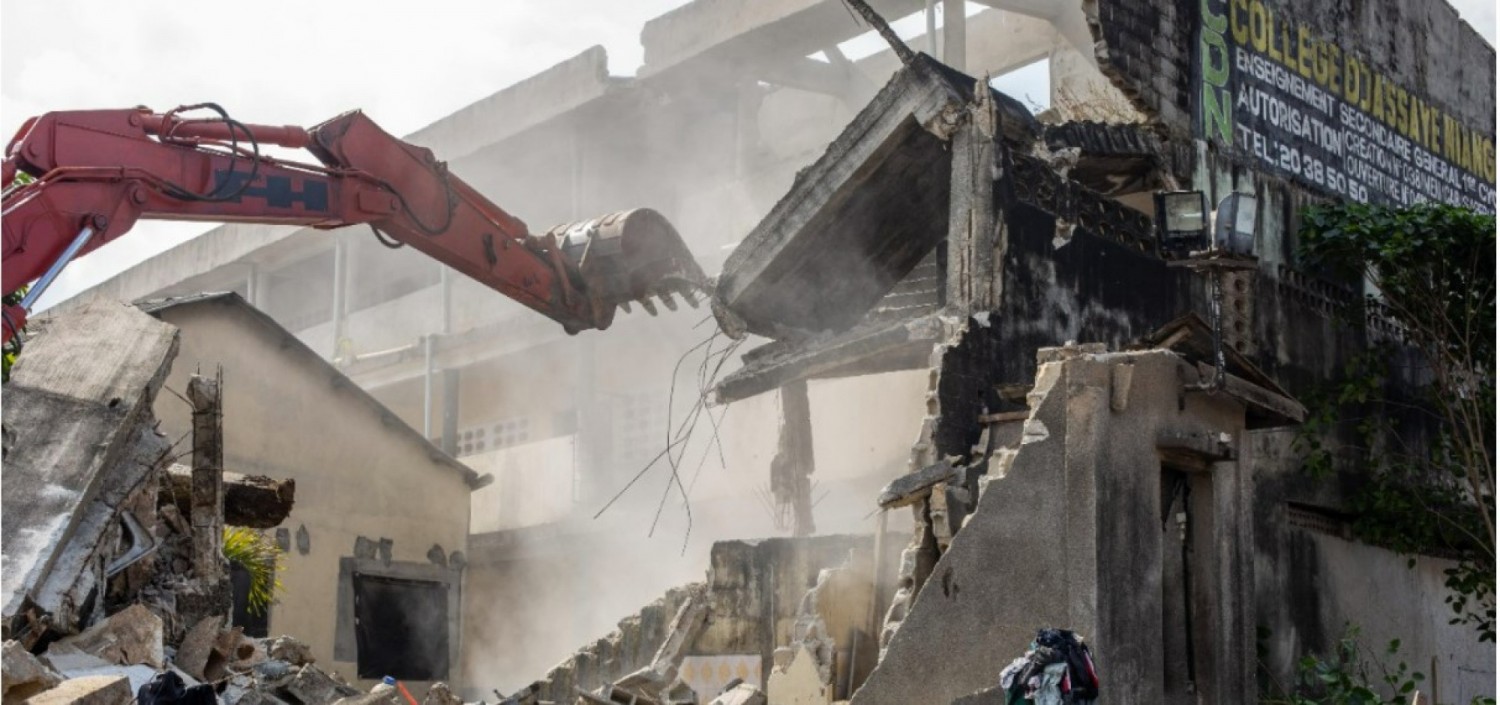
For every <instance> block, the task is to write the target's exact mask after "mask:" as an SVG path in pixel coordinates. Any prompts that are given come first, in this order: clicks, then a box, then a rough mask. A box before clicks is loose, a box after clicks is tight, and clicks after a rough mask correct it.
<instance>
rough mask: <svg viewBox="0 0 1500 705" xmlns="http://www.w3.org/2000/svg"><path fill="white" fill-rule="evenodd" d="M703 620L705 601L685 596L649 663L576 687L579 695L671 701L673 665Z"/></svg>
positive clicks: (625, 702)
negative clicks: (591, 686)
mask: <svg viewBox="0 0 1500 705" xmlns="http://www.w3.org/2000/svg"><path fill="white" fill-rule="evenodd" d="M707 621H708V604H707V602H706V601H704V599H703V598H702V597H700V596H692V597H689V598H688V599H687V601H685V602H683V603H682V606H681V607H679V608H678V609H677V615H676V616H675V617H673V618H672V624H671V626H670V627H668V628H667V636H666V638H665V639H663V640H662V643H661V646H660V647H659V648H657V650H656V655H655V657H653V658H652V659H651V663H650V664H649V665H647V666H645V667H642V668H640V669H637V670H635V671H632V672H631V673H630V674H628V675H626V676H624V677H623V678H620V679H619V680H617V681H615V682H613V683H605V684H604V685H602V686H600V687H599V688H598V689H596V690H595V691H594V692H592V693H588V692H587V691H584V690H583V689H581V688H580V689H579V693H580V697H581V698H583V699H584V700H586V701H588V702H594V701H595V700H594V699H597V701H598V702H606V703H621V704H622V705H634V704H638V705H665V704H666V703H670V702H675V700H674V699H673V696H672V693H673V690H674V688H675V687H676V686H679V685H681V681H680V680H679V679H678V677H677V668H678V666H679V665H680V664H681V663H682V657H683V656H684V655H686V653H687V649H688V647H690V646H691V645H692V644H693V642H694V641H695V640H697V638H698V635H699V634H702V633H703V628H704V627H705V626H706V623H707ZM688 690H689V691H691V689H688ZM693 702H696V700H694V701H693Z"/></svg>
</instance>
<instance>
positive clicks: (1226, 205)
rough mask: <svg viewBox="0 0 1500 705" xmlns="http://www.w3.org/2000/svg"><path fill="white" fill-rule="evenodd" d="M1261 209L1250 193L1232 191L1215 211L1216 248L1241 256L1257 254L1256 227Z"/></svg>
mask: <svg viewBox="0 0 1500 705" xmlns="http://www.w3.org/2000/svg"><path fill="white" fill-rule="evenodd" d="M1258 211H1259V209H1258V208H1256V202H1255V197H1254V196H1252V195H1250V194H1248V193H1231V194H1229V195H1228V196H1225V197H1224V200H1222V201H1219V208H1218V210H1216V211H1214V249H1216V250H1223V251H1225V252H1228V253H1229V254H1231V255H1239V256H1241V257H1253V256H1255V228H1256V225H1257V217H1258Z"/></svg>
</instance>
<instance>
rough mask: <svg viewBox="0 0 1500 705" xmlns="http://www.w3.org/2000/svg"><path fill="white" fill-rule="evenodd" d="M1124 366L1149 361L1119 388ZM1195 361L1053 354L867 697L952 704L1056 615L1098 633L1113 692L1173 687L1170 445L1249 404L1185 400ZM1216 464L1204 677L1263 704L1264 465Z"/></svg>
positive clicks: (860, 697) (1061, 623) (1237, 422)
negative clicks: (1168, 606)
mask: <svg viewBox="0 0 1500 705" xmlns="http://www.w3.org/2000/svg"><path fill="white" fill-rule="evenodd" d="M1122 366H1124V367H1130V368H1132V370H1133V374H1132V375H1131V380H1130V382H1129V384H1128V385H1125V386H1124V388H1122V389H1117V388H1116V385H1112V375H1114V374H1116V373H1115V371H1114V370H1115V369H1116V368H1118V367H1122ZM1182 370H1183V363H1182V362H1181V361H1180V359H1179V358H1178V357H1177V356H1176V355H1173V354H1170V353H1165V352H1157V353H1147V354H1136V355H1125V354H1120V355H1097V356H1085V357H1080V358H1077V359H1072V360H1066V359H1064V360H1059V361H1055V362H1050V363H1048V364H1045V365H1043V366H1042V368H1041V370H1040V371H1039V373H1038V378H1037V383H1036V387H1035V389H1034V391H1033V397H1032V398H1033V399H1034V402H1033V406H1032V410H1031V414H1030V417H1029V418H1028V419H1027V420H1026V421H1025V422H1024V427H1023V432H1022V437H1021V441H1020V445H1019V447H1018V448H1017V449H1016V451H1015V452H1014V453H1013V454H1009V453H1002V454H998V455H997V456H996V457H995V459H994V460H992V461H991V463H990V466H989V474H988V475H989V476H988V477H986V478H984V479H983V480H982V481H981V482H982V487H983V488H982V490H981V496H980V500H979V506H978V508H977V510H976V512H975V513H974V515H973V516H972V517H970V518H969V519H968V521H967V522H966V523H965V525H964V527H963V528H962V530H960V531H959V532H958V534H957V535H956V536H955V537H954V539H953V542H952V546H951V548H950V549H949V550H948V551H947V552H946V553H945V554H944V555H943V556H942V558H941V559H940V560H939V561H938V562H937V564H936V565H935V567H934V568H933V573H932V578H931V579H930V580H929V581H928V584H927V586H926V587H925V588H923V589H922V591H921V592H920V593H918V595H917V596H916V600H915V603H914V604H913V605H912V607H911V610H910V612H909V614H907V615H906V617H905V619H904V621H902V622H901V626H900V629H899V631H897V632H896V634H895V636H894V638H893V639H892V640H891V642H890V644H889V646H888V648H887V651H886V653H885V655H884V657H883V659H882V660H881V663H880V665H879V666H878V667H877V668H876V669H875V671H874V672H873V673H872V674H871V675H870V678H869V680H868V681H866V683H865V685H864V686H863V687H862V688H861V689H860V690H859V692H858V693H857V694H856V696H855V698H854V702H855V703H858V704H860V705H864V704H865V703H928V702H931V703H939V702H942V703H946V702H949V701H951V700H953V699H955V698H957V697H960V696H962V695H966V694H968V693H971V692H974V691H977V690H981V689H983V688H986V687H989V686H992V685H994V684H995V682H997V678H998V673H999V670H1000V668H1002V667H1003V666H1004V665H1005V663H1007V662H1008V660H1009V658H1013V657H1015V656H1020V655H1021V654H1022V653H1023V652H1024V651H1025V649H1026V646H1027V644H1028V643H1029V642H1030V640H1031V639H1032V637H1033V636H1034V635H1035V632H1036V630H1037V629H1038V628H1041V627H1043V626H1048V625H1051V626H1057V627H1063V628H1070V629H1074V630H1076V631H1078V632H1079V633H1080V634H1083V635H1084V636H1085V637H1086V638H1087V639H1089V641H1090V643H1092V644H1093V648H1094V649H1095V653H1096V659H1097V662H1098V664H1099V668H1100V670H1101V676H1102V678H1103V680H1104V682H1105V684H1106V685H1105V692H1106V693H1107V697H1108V698H1109V699H1110V700H1111V701H1113V700H1116V699H1118V700H1119V701H1121V702H1165V701H1166V700H1165V694H1164V692H1163V683H1162V677H1163V674H1164V673H1165V672H1166V670H1167V669H1166V665H1165V664H1164V661H1163V658H1164V657H1163V651H1162V650H1163V648H1164V647H1163V643H1164V640H1165V636H1166V635H1164V634H1163V632H1164V626H1163V621H1164V620H1163V617H1162V614H1163V613H1162V610H1163V603H1164V602H1165V601H1167V599H1168V598H1167V595H1170V592H1169V589H1170V586H1164V584H1163V578H1162V573H1161V571H1162V566H1161V562H1162V558H1161V556H1162V555H1163V551H1162V545H1163V542H1164V540H1165V535H1166V530H1165V529H1164V527H1163V522H1162V519H1161V511H1162V509H1161V505H1162V503H1163V501H1162V496H1161V492H1162V490H1161V487H1160V485H1159V480H1160V478H1161V477H1162V462H1163V461H1162V456H1161V454H1160V451H1159V450H1158V445H1159V443H1160V439H1162V438H1164V437H1166V436H1167V435H1169V434H1175V435H1183V436H1193V437H1201V438H1217V437H1219V436H1220V435H1221V434H1229V437H1230V438H1237V437H1238V435H1239V432H1240V429H1241V428H1242V427H1243V413H1244V410H1243V407H1242V406H1241V405H1240V403H1238V402H1236V401H1234V400H1231V399H1227V398H1223V397H1220V398H1218V399H1214V398H1211V397H1206V396H1204V395H1201V394H1192V395H1187V396H1186V397H1185V398H1184V394H1183V391H1182V383H1183V380H1184V377H1183V372H1182ZM1122 395H1123V396H1126V397H1128V398H1125V399H1121V398H1119V397H1120V396H1122ZM1179 400H1181V402H1182V403H1183V404H1185V405H1184V406H1179ZM1112 402H1114V403H1113V404H1112ZM1115 407H1123V408H1119V409H1116V408H1115ZM1202 462H1204V463H1205V465H1204V466H1203V467H1200V468H1199V469H1198V471H1199V472H1204V473H1207V476H1208V477H1211V486H1212V488H1213V490H1212V491H1213V495H1214V499H1213V502H1214V506H1215V516H1214V518H1213V520H1212V521H1211V526H1212V530H1213V535H1214V537H1215V538H1214V541H1215V542H1216V543H1217V545H1218V546H1219V547H1220V548H1217V549H1215V550H1213V551H1210V552H1208V553H1207V555H1202V556H1200V560H1203V561H1207V562H1209V563H1210V564H1212V565H1213V566H1214V567H1213V568H1212V572H1213V573H1214V574H1215V575H1217V576H1219V577H1218V580H1219V581H1220V582H1217V583H1216V584H1214V585H1212V586H1211V587H1203V588H1200V589H1202V590H1208V591H1210V592H1209V593H1207V594H1216V595H1219V596H1220V598H1219V599H1220V600H1221V601H1220V603H1218V604H1217V605H1208V604H1205V605H1203V606H1202V610H1203V613H1202V614H1200V615H1199V622H1198V623H1199V625H1200V627H1199V629H1200V630H1201V631H1200V632H1199V633H1197V634H1196V635H1195V636H1196V637H1197V638H1199V639H1209V640H1212V641H1209V642H1208V643H1202V642H1200V643H1199V644H1198V647H1197V648H1198V649H1199V650H1200V651H1199V653H1200V654H1201V655H1204V656H1207V655H1211V657H1210V658H1204V659H1202V660H1201V661H1200V669H1213V670H1210V671H1208V672H1210V673H1214V675H1215V677H1214V678H1204V679H1203V680H1202V681H1201V682H1200V683H1199V687H1200V688H1201V689H1202V692H1205V693H1209V694H1210V697H1211V699H1213V700H1214V701H1215V702H1222V703H1230V702H1251V701H1252V700H1253V695H1254V686H1253V683H1252V681H1251V680H1250V676H1251V673H1252V671H1251V664H1250V661H1251V660H1252V657H1253V653H1254V651H1253V641H1252V637H1253V629H1252V627H1251V624H1250V623H1251V617H1250V604H1249V603H1250V592H1249V590H1250V585H1249V582H1248V578H1247V576H1248V570H1249V566H1248V561H1249V553H1248V552H1247V549H1248V545H1245V544H1248V541H1247V540H1246V541H1244V542H1243V543H1237V542H1240V541H1241V539H1242V538H1244V539H1248V535H1247V534H1248V531H1249V525H1248V520H1247V517H1245V516H1244V515H1243V513H1242V508H1243V507H1246V506H1248V501H1249V495H1248V478H1247V474H1246V472H1245V471H1244V470H1243V469H1241V468H1240V467H1239V466H1238V465H1237V464H1236V463H1234V462H1227V463H1226V462H1210V460H1209V459H1204V460H1203V461H1202ZM1242 534H1245V536H1242ZM1236 545H1239V546H1242V547H1243V548H1242V549H1234V548H1233V547H1234V546H1236ZM1242 576H1243V577H1242ZM1179 599H1180V598H1179ZM1205 624H1206V625H1210V626H1203V625H1205ZM1204 661H1207V662H1208V663H1203V662H1204ZM1200 677H1201V674H1200Z"/></svg>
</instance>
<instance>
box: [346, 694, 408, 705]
mask: <svg viewBox="0 0 1500 705" xmlns="http://www.w3.org/2000/svg"><path fill="white" fill-rule="evenodd" d="M333 705H409V703H407V702H406V699H405V698H402V697H401V695H400V694H398V693H397V692H396V691H394V690H387V691H384V692H379V693H365V694H364V695H351V696H349V697H347V698H343V699H340V700H335V701H333Z"/></svg>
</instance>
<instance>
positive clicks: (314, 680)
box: [281, 664, 360, 705]
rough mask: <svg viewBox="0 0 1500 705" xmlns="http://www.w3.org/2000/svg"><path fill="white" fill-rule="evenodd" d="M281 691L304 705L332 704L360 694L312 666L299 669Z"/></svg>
mask: <svg viewBox="0 0 1500 705" xmlns="http://www.w3.org/2000/svg"><path fill="white" fill-rule="evenodd" d="M281 690H282V691H283V692H285V693H286V694H287V695H290V696H292V697H293V698H295V699H296V701H297V702H300V703H303V704H304V705H314V704H315V703H331V702H333V701H335V700H340V699H342V698H346V697H349V696H351V695H359V694H360V692H359V691H358V690H355V689H354V688H351V687H349V686H348V685H345V684H343V683H340V682H338V681H336V680H334V679H333V677H332V676H330V675H329V674H327V673H324V672H323V671H322V669H320V668H318V667H317V666H313V665H311V664H309V665H307V666H303V667H302V668H301V669H299V670H298V671H297V674H296V675H294V676H292V678H291V680H290V681H289V682H288V683H287V684H286V685H285V686H284V687H283V688H282V689H281Z"/></svg>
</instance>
